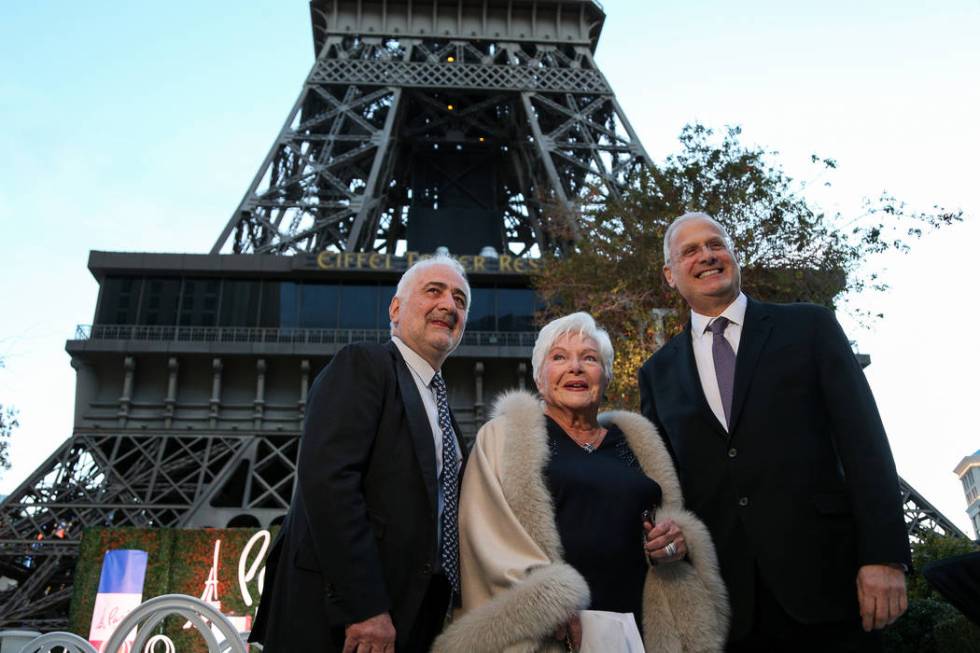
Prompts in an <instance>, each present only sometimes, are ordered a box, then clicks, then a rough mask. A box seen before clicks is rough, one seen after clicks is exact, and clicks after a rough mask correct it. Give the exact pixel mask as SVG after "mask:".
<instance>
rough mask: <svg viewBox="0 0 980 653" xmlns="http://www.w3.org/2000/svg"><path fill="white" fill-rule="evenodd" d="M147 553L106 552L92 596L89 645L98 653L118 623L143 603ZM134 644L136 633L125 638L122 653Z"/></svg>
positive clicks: (131, 551)
mask: <svg viewBox="0 0 980 653" xmlns="http://www.w3.org/2000/svg"><path fill="white" fill-rule="evenodd" d="M146 560H147V554H146V551H139V550H136V549H116V550H113V551H106V553H105V557H104V558H103V559H102V576H101V577H100V579H99V593H98V594H96V595H95V609H94V610H93V611H92V628H91V629H90V630H89V635H88V641H89V643H90V644H91V645H92V646H94V647H95V649H96V650H97V651H102V646H103V644H104V643H105V642H106V641H107V640H108V639H109V636H110V635H112V633H113V631H115V630H116V626H117V625H118V624H119V622H120V621H122V620H123V619H125V618H126V615H128V614H129V613H130V612H132V611H133V610H135V609H136V608H137V607H138V606H139V604H140V603H142V602H143V580H144V579H145V578H146ZM135 640H136V629H135V628H134V629H133V632H131V633H129V635H128V636H127V637H126V645H125V650H127V651H128V650H129V649H130V647H131V646H132V645H133V642H134V641H135Z"/></svg>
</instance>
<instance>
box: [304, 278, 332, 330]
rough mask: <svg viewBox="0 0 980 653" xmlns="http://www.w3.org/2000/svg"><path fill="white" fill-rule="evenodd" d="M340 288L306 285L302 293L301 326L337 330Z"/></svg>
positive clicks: (325, 285)
mask: <svg viewBox="0 0 980 653" xmlns="http://www.w3.org/2000/svg"><path fill="white" fill-rule="evenodd" d="M339 295H340V293H339V288H338V287H337V286H335V285H332V284H325V283H322V284H321V283H304V284H303V286H302V288H301V292H300V303H299V325H300V326H301V327H305V328H310V329H336V328H337V304H338V301H339V299H340V297H339Z"/></svg>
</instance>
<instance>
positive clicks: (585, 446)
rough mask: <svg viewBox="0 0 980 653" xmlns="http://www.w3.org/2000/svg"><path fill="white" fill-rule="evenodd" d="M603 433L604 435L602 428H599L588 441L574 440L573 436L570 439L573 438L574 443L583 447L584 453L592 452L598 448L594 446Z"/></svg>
mask: <svg viewBox="0 0 980 653" xmlns="http://www.w3.org/2000/svg"><path fill="white" fill-rule="evenodd" d="M603 435H605V433H603V431H602V429H600V430H599V434H598V435H596V436H593V438H592V439H591V440H590V441H588V442H579V441H578V440H575V438H572V440H575V444H577V445H578V446H580V447H582V448H583V449H585V453H593V452H594V451H595V450H596V449H598V448H599V447H597V446H596V442H598V441H599V440H600V439H602V436H603Z"/></svg>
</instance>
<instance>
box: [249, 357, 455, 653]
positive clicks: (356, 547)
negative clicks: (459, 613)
mask: <svg viewBox="0 0 980 653" xmlns="http://www.w3.org/2000/svg"><path fill="white" fill-rule="evenodd" d="M453 426H454V427H455V428H456V432H457V437H458V433H459V427H458V426H457V425H456V423H455V421H454V422H453ZM457 443H458V446H459V447H460V451H464V449H463V447H462V443H461V442H459V440H457ZM436 501H437V479H436V461H435V445H434V443H433V439H432V430H431V428H430V426H429V421H428V418H427V416H426V413H425V406H424V405H423V404H422V398H421V397H420V396H419V392H418V387H417V386H416V384H415V380H414V378H413V376H412V373H411V370H410V369H409V368H408V366H407V365H406V363H405V361H404V359H402V356H401V354H400V353H399V352H398V349H397V347H396V346H395V345H394V343H392V342H388V343H387V344H385V345H375V344H355V345H350V346H348V347H345V348H344V349H342V350H341V351H339V352H338V353H337V355H336V356H335V357H334V358H333V360H331V362H330V364H329V365H327V367H326V368H325V369H324V370H323V371H322V372H321V373H320V375H319V376H318V377H317V379H316V381H315V382H314V383H313V386H312V388H311V389H310V397H309V410H308V412H307V416H306V423H305V425H304V429H303V437H302V440H301V444H300V453H299V460H298V467H297V472H296V487H295V489H294V492H293V499H292V503H291V505H290V507H289V513H288V515H287V517H286V521H285V523H284V524H283V528H282V530H281V531H280V534H279V537H277V539H276V542H275V543H274V545H273V547H272V549H271V551H270V554H269V559H268V561H267V563H266V575H265V588H264V590H265V591H264V592H263V595H262V601H261V604H260V606H259V610H258V614H257V616H256V621H255V627H254V628H253V631H252V639H253V641H260V642H264V643H265V651H267V652H268V653H290V652H292V651H319V652H323V651H335V650H336V651H339V650H340V647H339V646H338V643H339V644H340V645H342V644H343V629H344V626H345V625H347V624H350V623H354V622H358V621H362V620H364V619H366V618H368V617H372V616H374V615H377V614H380V613H382V612H386V611H388V612H390V613H391V617H392V620H393V622H394V625H395V629H396V631H397V635H398V644H399V646H400V645H402V644H403V642H404V639H405V637H407V636H408V634H409V631H410V630H411V627H412V624H413V623H414V620H415V616H416V614H417V612H418V609H419V606H420V604H421V602H422V598H423V596H424V595H425V592H426V590H427V588H428V586H429V580H430V577H431V575H432V572H433V569H435V568H436V565H437V561H438V551H437V544H436V542H437V539H436V536H437V527H438V525H437V517H436V515H437V503H436Z"/></svg>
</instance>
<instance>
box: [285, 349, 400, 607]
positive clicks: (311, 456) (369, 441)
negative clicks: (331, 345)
mask: <svg viewBox="0 0 980 653" xmlns="http://www.w3.org/2000/svg"><path fill="white" fill-rule="evenodd" d="M388 377H390V375H386V369H385V361H384V360H383V358H382V357H381V356H379V355H377V354H376V353H373V352H371V350H369V349H367V348H365V347H359V346H356V345H355V346H351V347H346V348H344V349H342V350H341V351H339V352H338V353H337V355H336V356H335V357H334V358H333V360H332V361H331V362H330V364H329V365H328V366H327V367H326V369H325V370H324V371H323V373H322V374H321V375H320V377H319V378H318V379H317V381H316V383H315V384H314V386H313V388H312V390H311V392H310V403H309V412H308V414H307V419H306V424H305V427H304V430H303V440H302V445H301V449H300V454H299V461H298V464H297V470H296V475H297V489H296V491H297V492H298V493H299V494H300V495H301V501H302V505H303V507H304V508H305V510H306V518H307V522H308V524H309V528H310V533H309V534H310V536H311V538H312V544H313V549H314V552H315V556H316V562H317V563H318V564H317V566H318V567H319V569H320V570H322V573H323V576H324V583H325V587H324V592H325V594H326V597H327V598H328V599H329V600H330V601H331V605H332V607H334V608H339V612H340V613H341V615H340V616H341V617H342V618H343V621H344V622H345V623H356V622H359V621H363V620H364V619H367V618H368V617H372V616H375V615H377V614H381V613H382V612H386V611H388V610H389V608H390V605H389V599H388V596H387V592H386V589H385V583H384V577H383V575H382V568H381V560H380V556H379V553H378V548H377V545H376V544H375V539H374V535H373V533H372V530H371V527H370V524H369V521H368V515H367V506H366V503H365V499H364V493H363V490H362V482H363V477H364V474H365V473H366V469H367V466H368V463H369V461H370V457H371V455H372V451H373V445H374V441H375V437H376V435H377V429H378V426H379V420H380V415H381V413H382V410H383V408H384V397H385V392H386V384H387V383H390V382H391V381H390V379H389V378H388Z"/></svg>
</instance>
